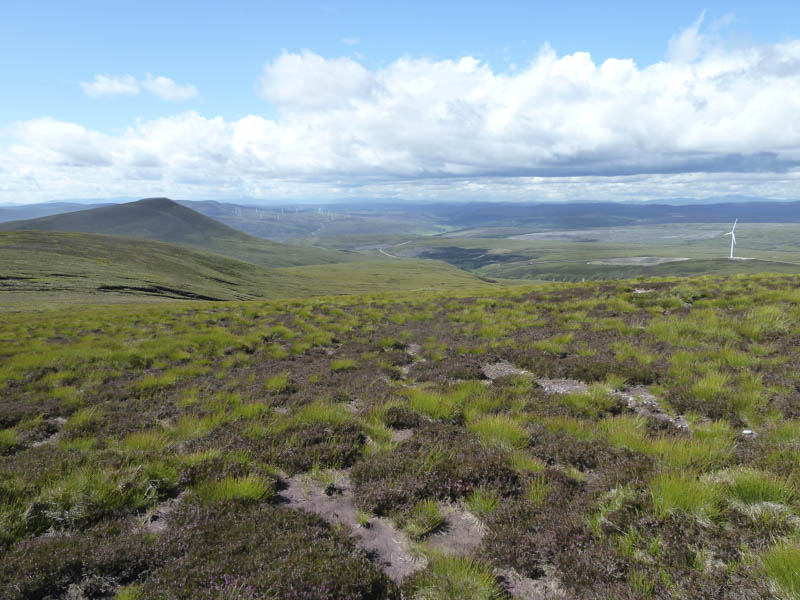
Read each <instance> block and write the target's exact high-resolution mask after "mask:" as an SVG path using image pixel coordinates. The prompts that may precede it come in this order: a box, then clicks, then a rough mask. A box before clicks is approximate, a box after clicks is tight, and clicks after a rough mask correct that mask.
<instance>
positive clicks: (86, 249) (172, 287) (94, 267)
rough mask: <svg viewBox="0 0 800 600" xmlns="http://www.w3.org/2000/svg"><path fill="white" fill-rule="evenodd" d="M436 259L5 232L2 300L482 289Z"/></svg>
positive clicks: (39, 302)
mask: <svg viewBox="0 0 800 600" xmlns="http://www.w3.org/2000/svg"><path fill="white" fill-rule="evenodd" d="M485 285H486V284H485V283H484V282H482V281H480V280H479V279H478V278H477V277H475V276H473V275H471V274H469V273H465V272H464V271H460V270H458V269H456V268H454V267H451V266H449V265H447V264H445V263H440V262H435V261H420V260H410V261H397V260H389V259H387V260H384V261H380V260H373V261H371V262H352V263H342V264H335V265H324V266H319V267H317V266H310V267H294V268H286V269H268V268H265V267H261V266H258V265H254V264H252V263H247V262H244V261H240V260H236V259H234V258H230V257H227V256H221V255H219V254H212V253H209V252H201V251H198V250H194V249H192V248H188V247H184V246H178V245H174V244H164V243H161V242H153V241H148V240H137V239H133V238H125V237H116V236H106V235H96V234H86V233H61V232H41V231H14V232H5V233H0V306H1V307H2V308H4V309H9V308H16V309H18V308H20V307H24V306H32V307H39V308H41V307H44V306H48V305H50V304H63V303H70V304H74V303H76V302H120V301H127V302H130V301H142V300H144V299H150V300H167V299H192V298H197V299H215V300H243V299H253V298H281V297H295V296H309V295H324V294H354V293H365V292H370V291H378V290H386V291H392V290H410V289H424V288H441V289H454V288H455V289H461V288H479V287H482V286H485Z"/></svg>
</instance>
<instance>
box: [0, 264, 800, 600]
mask: <svg viewBox="0 0 800 600" xmlns="http://www.w3.org/2000/svg"><path fill="white" fill-rule="evenodd" d="M799 285H800V279H799V278H798V277H797V276H782V275H759V276H743V277H729V278H723V277H704V278H698V279H672V278H670V279H648V280H642V281H636V282H635V284H634V283H633V282H625V281H621V282H604V283H585V284H566V285H556V284H548V285H544V286H539V287H536V288H532V287H517V288H496V289H485V290H481V292H480V293H478V294H475V293H469V292H460V293H458V294H453V293H452V292H448V293H434V292H425V293H420V292H416V293H413V294H392V295H389V294H375V295H370V296H352V297H346V298H345V297H338V298H331V297H327V298H316V299H307V300H292V301H286V300H281V301H258V302H235V303H226V304H220V303H208V302H183V303H172V304H161V305H149V306H137V305H128V306H124V307H88V308H87V307H72V308H71V309H70V310H69V311H64V310H59V311H42V312H19V313H16V314H7V315H4V318H3V319H0V597H2V598H4V599H5V598H8V599H9V600H23V599H26V598H48V597H49V598H60V597H67V596H69V597H86V598H92V597H93V598H100V597H107V598H110V597H116V598H119V599H128V600H130V599H137V600H155V599H162V600H166V599H171V598H243V599H245V598H246V599H253V600H254V599H262V598H264V599H271V598H290V597H295V598H308V599H311V598H348V599H363V600H372V599H384V600H399V599H400V598H401V593H402V597H404V598H426V599H434V600H445V599H447V600H451V599H454V598H471V599H481V600H511V599H512V598H519V599H520V600H521V599H527V598H532V597H533V598H537V597H547V598H559V599H561V598H597V599H600V598H604V599H610V598H614V599H621V600H643V599H656V600H695V599H697V598H703V599H709V600H722V599H729V598H737V599H741V600H765V599H773V600H779V599H780V600H784V599H787V598H790V599H794V598H797V595H798V592H797V590H798V589H800V587H799V586H798V584H800V575H798V573H800V545H798V539H800V375H798V373H800V369H798V365H800V308H798V307H800V292H798V289H800V288H799V287H798V286H799ZM265 540H268V543H265ZM310 540H311V541H313V543H309V541H310Z"/></svg>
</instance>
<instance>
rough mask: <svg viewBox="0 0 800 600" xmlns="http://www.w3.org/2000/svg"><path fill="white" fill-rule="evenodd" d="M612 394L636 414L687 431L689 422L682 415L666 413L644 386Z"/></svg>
mask: <svg viewBox="0 0 800 600" xmlns="http://www.w3.org/2000/svg"><path fill="white" fill-rule="evenodd" d="M614 394H615V395H616V396H618V397H619V398H622V399H623V400H624V401H625V402H626V404H627V405H628V408H629V409H630V410H632V411H633V412H635V413H636V414H637V415H640V416H642V417H646V418H650V419H655V420H656V421H663V422H664V423H668V424H669V425H671V426H673V427H675V428H676V429H679V430H680V431H685V432H686V433H688V432H689V423H687V422H686V419H684V418H683V415H679V416H677V417H672V416H670V415H669V414H667V412H666V411H665V410H664V409H663V407H662V406H661V404H659V403H658V400H657V399H656V397H655V396H653V394H651V393H650V391H649V390H648V389H647V388H646V387H644V386H637V387H633V388H630V389H628V390H627V391H625V392H619V391H618V392H614Z"/></svg>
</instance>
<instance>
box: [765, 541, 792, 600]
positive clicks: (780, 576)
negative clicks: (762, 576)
mask: <svg viewBox="0 0 800 600" xmlns="http://www.w3.org/2000/svg"><path fill="white" fill-rule="evenodd" d="M761 564H762V565H763V567H764V572H765V573H766V575H767V577H768V578H769V579H770V581H771V582H772V584H773V585H774V586H775V588H777V589H776V591H777V592H778V596H779V597H780V598H782V599H784V600H797V599H798V598H800V548H798V547H797V546H796V545H795V544H790V543H785V542H784V543H779V544H777V545H775V546H773V547H772V548H770V549H769V550H767V551H766V552H764V553H763V554H762V555H761Z"/></svg>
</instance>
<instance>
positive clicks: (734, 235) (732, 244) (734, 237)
mask: <svg viewBox="0 0 800 600" xmlns="http://www.w3.org/2000/svg"><path fill="white" fill-rule="evenodd" d="M738 222H739V219H736V220H735V221H734V222H733V227H732V228H731V230H730V231H729V232H728V233H726V234H725V235H729V236H731V256H730V258H733V247H734V246H735V245H736V234H735V233H734V232H735V231H736V223H738Z"/></svg>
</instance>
